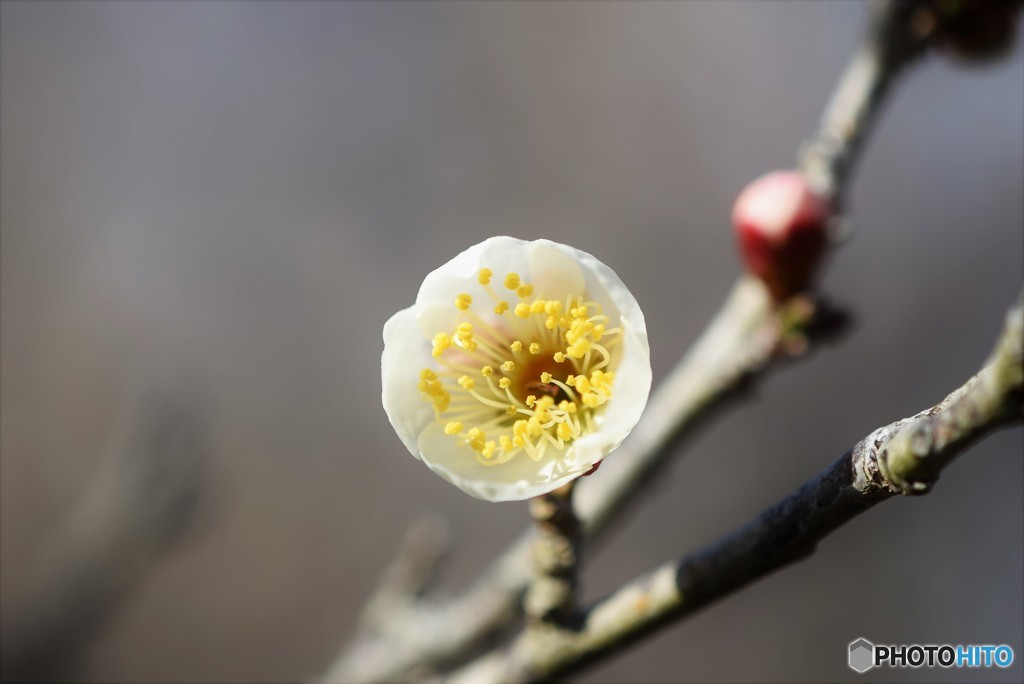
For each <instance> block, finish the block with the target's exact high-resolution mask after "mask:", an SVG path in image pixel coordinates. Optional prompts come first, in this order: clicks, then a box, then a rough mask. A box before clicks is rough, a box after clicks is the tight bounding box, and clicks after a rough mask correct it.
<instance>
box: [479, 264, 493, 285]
mask: <svg viewBox="0 0 1024 684" xmlns="http://www.w3.org/2000/svg"><path fill="white" fill-rule="evenodd" d="M493 275H494V271H492V270H491V269H489V268H481V269H480V272H479V273H477V274H476V279H477V282H479V283H480V284H481V285H488V284H490V282H491V277H492V276H493Z"/></svg>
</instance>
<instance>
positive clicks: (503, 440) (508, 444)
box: [498, 435, 515, 454]
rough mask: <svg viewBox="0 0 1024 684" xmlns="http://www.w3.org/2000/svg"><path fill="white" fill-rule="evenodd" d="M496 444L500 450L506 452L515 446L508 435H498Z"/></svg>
mask: <svg viewBox="0 0 1024 684" xmlns="http://www.w3.org/2000/svg"><path fill="white" fill-rule="evenodd" d="M498 444H500V445H501V450H502V452H504V453H506V454H507V453H508V452H510V451H512V449H514V448H515V445H514V444H512V438H511V437H509V436H508V435H502V436H501V437H498Z"/></svg>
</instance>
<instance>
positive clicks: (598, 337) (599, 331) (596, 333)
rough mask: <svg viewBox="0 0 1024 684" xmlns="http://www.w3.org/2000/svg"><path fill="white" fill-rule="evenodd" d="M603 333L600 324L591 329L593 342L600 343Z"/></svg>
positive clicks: (603, 328) (603, 329)
mask: <svg viewBox="0 0 1024 684" xmlns="http://www.w3.org/2000/svg"><path fill="white" fill-rule="evenodd" d="M604 331H605V327H604V326H603V325H601V324H600V323H598V324H597V325H595V326H594V329H593V331H591V334H592V335H593V336H594V341H595V342H600V341H601V338H602V337H604Z"/></svg>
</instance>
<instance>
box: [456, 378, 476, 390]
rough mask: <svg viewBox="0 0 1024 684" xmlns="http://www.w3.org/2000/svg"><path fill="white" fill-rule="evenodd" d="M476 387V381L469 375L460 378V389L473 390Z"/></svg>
mask: <svg viewBox="0 0 1024 684" xmlns="http://www.w3.org/2000/svg"><path fill="white" fill-rule="evenodd" d="M474 385H476V380H474V379H473V378H471V377H469V376H468V375H463V376H462V377H461V378H459V387H461V388H462V389H468V390H471V389H473V387H474Z"/></svg>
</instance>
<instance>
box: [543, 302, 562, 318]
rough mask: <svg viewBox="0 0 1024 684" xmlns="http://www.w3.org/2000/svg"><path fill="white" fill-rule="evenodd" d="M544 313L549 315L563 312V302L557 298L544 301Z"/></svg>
mask: <svg viewBox="0 0 1024 684" xmlns="http://www.w3.org/2000/svg"><path fill="white" fill-rule="evenodd" d="M544 313H546V314H547V315H548V316H557V315H558V314H560V313H562V302H560V301H558V300H557V299H549V300H548V301H546V302H544Z"/></svg>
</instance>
